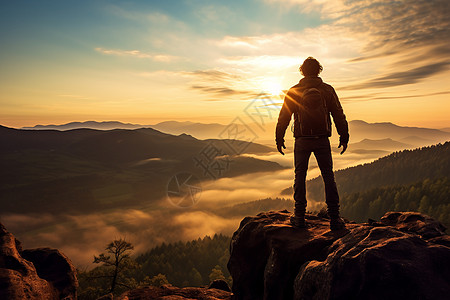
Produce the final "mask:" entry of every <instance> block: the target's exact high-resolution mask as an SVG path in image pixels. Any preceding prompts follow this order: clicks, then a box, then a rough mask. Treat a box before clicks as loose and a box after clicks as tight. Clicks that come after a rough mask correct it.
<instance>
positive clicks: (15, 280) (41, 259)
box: [0, 224, 78, 300]
mask: <svg viewBox="0 0 450 300" xmlns="http://www.w3.org/2000/svg"><path fill="white" fill-rule="evenodd" d="M77 287H78V281H77V278H76V270H75V267H74V266H73V265H72V263H71V262H70V260H69V259H68V258H67V257H66V256H65V255H64V254H62V253H61V252H59V251H58V250H56V249H50V248H41V249H28V250H22V246H21V244H20V242H19V241H18V240H16V238H15V237H14V236H13V235H12V234H11V233H9V232H8V231H7V230H6V229H5V227H4V226H3V225H2V224H0V299H39V300H41V299H48V300H51V299H65V300H71V299H76V290H77Z"/></svg>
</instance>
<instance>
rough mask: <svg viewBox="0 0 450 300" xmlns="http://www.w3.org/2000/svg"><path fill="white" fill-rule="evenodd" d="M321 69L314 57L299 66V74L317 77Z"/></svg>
mask: <svg viewBox="0 0 450 300" xmlns="http://www.w3.org/2000/svg"><path fill="white" fill-rule="evenodd" d="M322 70H323V68H322V65H321V64H320V62H318V61H317V59H315V58H314V57H311V56H310V57H308V58H307V59H305V61H304V62H303V64H302V65H301V66H300V72H301V73H302V74H303V76H318V75H319V73H320V72H322Z"/></svg>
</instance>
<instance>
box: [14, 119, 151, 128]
mask: <svg viewBox="0 0 450 300" xmlns="http://www.w3.org/2000/svg"><path fill="white" fill-rule="evenodd" d="M145 127H150V126H148V125H139V124H130V123H122V122H118V121H104V122H97V121H86V122H70V123H67V124H61V125H54V124H51V125H35V126H32V127H22V128H20V129H28V130H29V129H33V130H47V129H50V130H72V129H80V128H89V129H97V130H111V129H138V128H145Z"/></svg>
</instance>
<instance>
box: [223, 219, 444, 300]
mask: <svg viewBox="0 0 450 300" xmlns="http://www.w3.org/2000/svg"><path fill="white" fill-rule="evenodd" d="M289 215H290V213H289V212H288V211H279V212H273V211H272V212H266V213H260V214H258V215H257V216H255V217H246V218H245V219H243V220H242V222H241V224H240V226H239V229H238V230H237V231H236V232H235V233H234V235H233V238H232V242H231V248H230V250H231V256H230V260H229V262H228V269H229V271H230V273H231V276H232V277H233V286H232V291H233V299H239V300H241V299H242V300H244V299H245V300H247V299H270V300H276V299H320V300H325V299H448V298H447V297H448V295H450V268H449V266H450V247H449V241H450V240H449V236H448V235H446V234H445V228H444V227H443V226H442V225H441V224H440V223H439V222H437V221H435V220H433V219H432V218H430V217H428V216H425V215H422V214H419V213H412V212H402V213H399V212H390V213H387V214H386V215H385V216H384V217H383V218H381V220H380V221H379V222H377V221H373V220H371V222H370V223H365V224H351V223H347V224H346V227H347V228H346V229H344V230H341V231H330V230H329V220H328V219H326V218H324V217H319V216H315V215H307V216H306V219H307V224H308V225H309V228H307V229H297V228H294V227H292V226H291V225H290V224H289V221H288V220H289Z"/></svg>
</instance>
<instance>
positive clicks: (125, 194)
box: [0, 126, 282, 213]
mask: <svg viewBox="0 0 450 300" xmlns="http://www.w3.org/2000/svg"><path fill="white" fill-rule="evenodd" d="M0 140H2V143H1V144H0V170H1V172H0V180H1V182H2V184H1V185H0V206H1V207H2V213H6V212H17V213H26V212H34V213H37V212H40V211H46V212H49V213H52V212H61V211H65V212H73V211H75V212H87V211H96V210H99V209H106V208H108V209H109V208H117V207H130V206H133V205H138V204H143V203H151V201H155V200H157V199H162V198H164V197H166V193H167V189H168V182H169V180H170V179H171V178H172V177H173V176H175V175H177V174H179V173H183V172H184V173H188V174H192V175H194V176H195V177H197V178H198V180H200V181H205V180H211V179H214V178H217V177H234V176H238V175H242V174H247V173H253V172H260V171H274V170H280V169H282V167H281V166H280V165H279V164H277V163H275V162H271V161H264V160H259V159H256V158H252V157H244V156H239V155H235V153H234V152H233V151H232V149H230V145H231V146H233V145H235V144H236V143H237V142H239V146H240V150H242V153H247V154H251V153H266V152H271V151H273V149H271V148H269V147H266V146H263V145H258V144H255V143H247V142H241V141H236V140H198V139H196V138H194V137H191V136H188V135H186V134H182V135H179V136H175V135H170V134H166V133H162V132H160V131H157V130H155V129H152V128H140V129H135V130H124V129H114V130H106V131H101V130H94V129H74V130H67V131H57V130H19V129H12V128H7V127H4V126H2V127H0ZM231 148H232V147H231ZM214 176H215V177H214ZM149 200H151V201H150V202H149Z"/></svg>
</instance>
